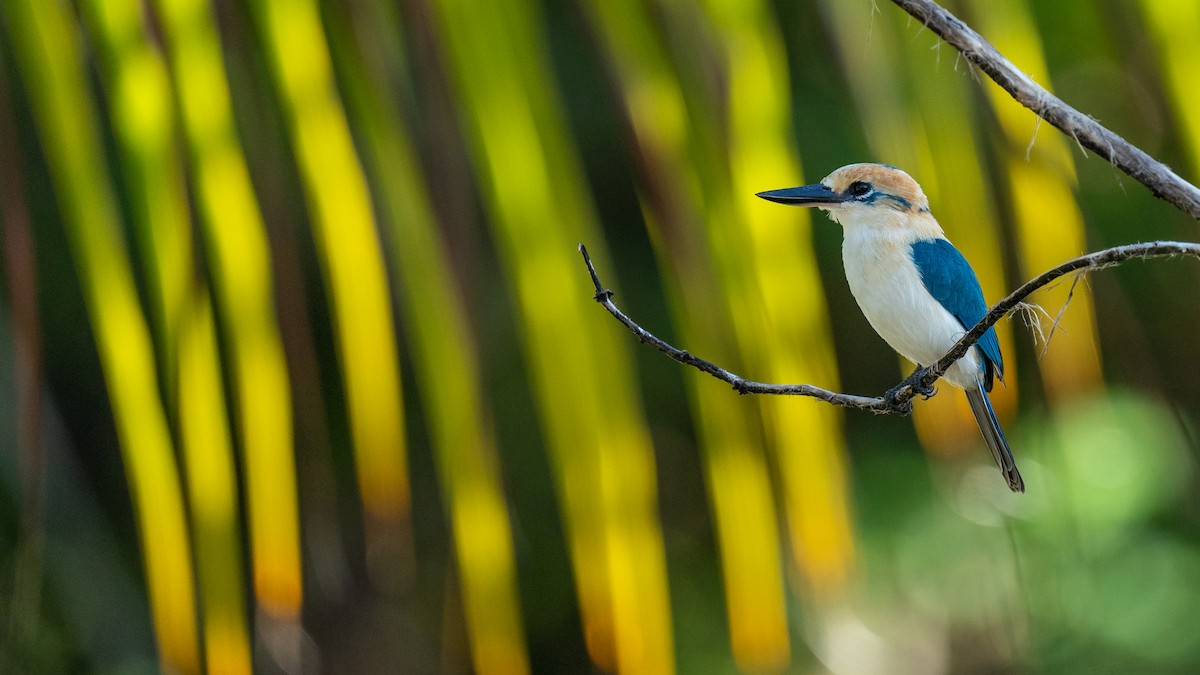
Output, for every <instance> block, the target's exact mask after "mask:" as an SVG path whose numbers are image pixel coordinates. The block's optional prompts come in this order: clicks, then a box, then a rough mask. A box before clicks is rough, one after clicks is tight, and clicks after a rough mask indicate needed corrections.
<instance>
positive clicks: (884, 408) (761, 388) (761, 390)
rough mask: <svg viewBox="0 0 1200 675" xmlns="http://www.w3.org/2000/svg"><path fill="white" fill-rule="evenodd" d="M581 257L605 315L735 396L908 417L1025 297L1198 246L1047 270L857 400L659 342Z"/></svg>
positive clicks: (1140, 248) (1168, 246)
mask: <svg viewBox="0 0 1200 675" xmlns="http://www.w3.org/2000/svg"><path fill="white" fill-rule="evenodd" d="M579 252H580V253H582V254H583V261H584V263H585V264H586V265H587V269H588V273H589V274H590V275H591V278H592V284H593V285H594V286H595V288H596V292H595V294H594V295H593V296H592V297H593V298H594V299H595V300H596V302H598V303H600V304H601V305H603V306H604V308H605V309H606V310H608V313H609V314H612V315H613V316H614V317H616V319H617V320H618V321H620V322H621V323H622V324H623V325H624V326H625V327H626V328H628V329H629V331H630V332H632V333H633V334H634V335H636V336H637V338H638V340H640V341H642V342H645V343H646V344H649V345H650V346H652V347H654V348H655V349H657V350H659V351H660V352H662V353H664V354H666V355H667V356H670V357H671V358H673V359H675V360H676V361H678V362H680V363H683V364H686V365H689V366H692V367H693V368H696V369H698V370H701V371H704V372H706V373H708V374H709V375H712V376H713V377H715V378H717V379H718V380H721V381H722V382H726V383H728V384H730V385H731V386H732V387H733V389H734V390H735V391H737V392H738V393H739V394H775V395H786V396H809V397H812V398H816V399H820V400H822V401H825V402H827V403H832V404H834V405H838V406H843V407H846V408H857V409H859V410H870V411H872V412H876V413H901V414H906V413H908V412H909V411H910V410H911V409H912V404H911V401H912V399H913V397H914V396H917V395H918V394H921V393H922V391H923V390H928V388H929V387H931V386H932V385H933V383H934V382H936V381H937V380H938V378H940V377H941V376H942V375H943V374H945V372H946V371H947V370H948V369H949V368H950V366H952V365H954V362H955V361H957V360H959V359H960V358H962V357H963V355H965V354H966V353H967V351H968V350H969V349H970V348H971V347H972V346H973V345H974V344H975V343H976V342H977V341H978V340H979V339H980V338H981V337H983V334H984V333H986V332H987V331H988V329H989V328H991V327H992V326H994V325H995V324H996V322H998V321H999V320H1000V319H1001V318H1003V317H1004V316H1006V315H1008V314H1009V313H1010V312H1012V311H1014V310H1016V309H1017V308H1018V307H1020V306H1021V305H1022V304H1023V301H1024V300H1025V298H1027V297H1029V296H1030V295H1031V294H1033V293H1034V291H1037V290H1038V289H1040V288H1042V287H1044V286H1046V285H1048V284H1050V283H1052V282H1053V281H1054V280H1056V279H1058V278H1060V277H1062V276H1064V275H1067V274H1071V273H1073V272H1076V273H1084V272H1092V271H1096V270H1099V269H1103V268H1106V267H1111V266H1115V265H1118V264H1120V263H1122V262H1125V261H1126V260H1131V259H1134V258H1141V259H1148V258H1162V257H1170V256H1190V257H1193V258H1197V259H1200V244H1193V243H1188V242H1179V241H1154V242H1148V243H1143V244H1128V245H1125V246H1116V247H1113V248H1107V249H1104V250H1102V251H1096V252H1095V253H1089V254H1087V255H1084V256H1080V257H1078V258H1073V259H1071V260H1068V261H1066V262H1064V263H1062V264H1061V265H1058V266H1057V267H1054V268H1053V269H1049V270H1047V271H1045V272H1043V273H1041V274H1039V275H1038V276H1036V277H1034V278H1033V279H1030V280H1029V281H1027V282H1025V283H1024V284H1023V285H1021V287H1020V288H1018V289H1017V290H1015V291H1013V292H1012V293H1010V294H1009V295H1008V296H1007V297H1005V298H1004V299H1003V300H1001V301H1000V302H997V303H996V304H995V305H993V306H992V307H991V309H989V310H988V312H987V314H985V315H984V317H983V318H982V319H981V320H980V321H979V323H977V324H975V326H974V327H972V328H971V330H969V331H967V332H966V333H965V334H964V335H963V336H962V338H960V339H959V341H958V342H957V343H955V345H954V347H953V348H951V349H950V351H948V352H946V355H945V356H943V357H942V358H940V359H938V361H937V362H936V363H934V364H932V365H930V366H928V367H925V368H918V369H917V370H916V372H914V373H913V374H912V375H910V376H909V377H907V378H905V380H904V381H902V382H901V383H900V384H899V385H897V386H896V387H895V388H893V389H892V390H891V391H890V393H891V395H890V396H887V397H882V396H858V395H855V394H842V393H838V392H835V391H830V390H828V389H822V388H821V387H817V386H814V385H811V384H768V383H764V382H755V381H753V380H748V379H746V378H744V377H742V376H740V375H736V374H734V373H731V372H729V371H728V370H725V369H724V368H722V367H720V366H718V365H716V364H715V363H712V362H710V361H706V360H704V359H702V358H700V357H698V356H695V355H694V354H692V353H690V352H688V351H686V350H683V349H679V348H677V347H674V346H672V345H670V344H668V343H667V342H665V341H663V340H661V339H659V338H658V337H656V336H655V335H654V334H652V333H651V332H650V331H648V330H646V329H645V328H642V327H641V326H640V325H638V324H637V322H635V321H634V320H633V319H631V318H629V317H628V316H626V314H625V313H624V312H622V311H621V310H620V309H618V308H617V306H616V304H615V303H613V301H612V298H613V292H612V291H610V290H608V289H607V288H605V287H604V285H603V284H602V283H601V282H600V277H599V275H597V274H596V268H595V266H594V265H593V264H592V259H591V257H590V256H588V252H587V248H586V247H585V246H584V245H583V244H580V245H579Z"/></svg>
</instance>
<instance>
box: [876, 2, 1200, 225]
mask: <svg viewBox="0 0 1200 675" xmlns="http://www.w3.org/2000/svg"><path fill="white" fill-rule="evenodd" d="M892 2H894V3H895V4H896V5H898V6H899V7H900V8H901V9H903V10H904V11H906V12H908V13H909V14H911V15H912V16H913V17H915V18H916V19H917V20H918V21H920V22H921V23H923V24H925V26H926V27H928V28H929V29H930V30H932V31H933V32H934V33H936V34H937V35H938V36H939V37H940V38H942V39H943V40H945V41H946V42H948V43H949V44H950V45H951V46H952V47H954V48H955V49H957V50H958V51H959V52H961V53H962V55H963V56H965V57H966V58H967V60H968V61H970V62H971V63H973V64H975V65H976V66H978V67H979V69H980V70H982V71H983V72H985V73H987V74H988V76H989V77H991V78H992V79H993V80H995V81H996V84H998V85H1000V86H1001V87H1003V88H1004V90H1005V91H1007V92H1008V93H1009V94H1010V95H1012V97H1013V98H1014V99H1016V101H1017V102H1018V103H1020V104H1021V105H1023V106H1025V107H1026V108H1029V109H1030V110H1032V111H1033V112H1034V113H1035V114H1037V115H1038V116H1039V117H1041V118H1042V119H1044V120H1046V121H1047V122H1049V123H1050V124H1053V125H1054V126H1055V127H1057V128H1058V129H1059V130H1061V131H1062V132H1063V133H1065V134H1066V135H1068V136H1070V137H1071V138H1074V139H1075V141H1076V142H1077V143H1079V144H1080V146H1082V147H1086V148H1088V149H1090V150H1091V151H1092V152H1095V153H1096V154H1097V155H1100V156H1101V157H1103V158H1104V159H1106V160H1108V161H1109V162H1110V163H1112V165H1113V166H1115V167H1117V168H1118V169H1120V170H1122V171H1124V172H1125V173H1127V174H1129V176H1130V177H1132V178H1133V179H1134V180H1136V181H1138V182H1139V183H1141V184H1142V185H1145V186H1146V187H1148V188H1150V191H1151V192H1152V193H1154V196H1156V197H1158V198H1160V199H1163V200H1164V201H1167V202H1168V203H1170V204H1172V205H1174V206H1176V207H1177V208H1179V209H1181V210H1182V211H1184V212H1185V213H1187V214H1188V215H1190V216H1191V217H1193V218H1200V188H1197V187H1196V186H1195V185H1192V184H1191V183H1189V182H1187V181H1185V180H1183V179H1182V178H1180V177H1179V176H1178V175H1176V174H1175V172H1174V171H1172V170H1171V169H1170V167H1168V166H1167V165H1165V164H1163V163H1162V162H1159V161H1158V160H1156V159H1154V158H1153V157H1151V156H1150V155H1148V154H1146V153H1145V152H1143V151H1142V150H1141V149H1139V148H1137V147H1136V146H1134V145H1132V144H1131V143H1129V142H1128V141H1126V140H1125V139H1123V138H1121V137H1120V136H1118V135H1116V134H1115V133H1113V132H1111V131H1109V130H1108V129H1106V128H1105V127H1104V126H1102V125H1101V124H1100V123H1098V122H1096V120H1094V119H1092V118H1091V117H1088V116H1087V115H1084V114H1083V113H1081V112H1079V111H1078V110H1076V109H1074V108H1072V107H1071V106H1069V105H1067V104H1066V103H1064V102H1063V101H1062V99H1060V98H1058V97H1057V96H1055V95H1054V94H1051V93H1050V92H1049V91H1046V89H1044V88H1043V87H1042V86H1041V85H1039V84H1038V83H1036V82H1034V81H1033V79H1032V78H1031V77H1029V75H1027V74H1025V73H1024V72H1022V71H1021V70H1019V69H1018V68H1017V67H1016V66H1014V65H1013V63H1012V62H1011V61H1009V60H1008V59H1006V58H1005V57H1004V55H1003V54H1001V53H1000V52H999V51H997V50H996V48H995V47H993V46H992V45H991V43H989V42H988V41H987V40H985V39H983V37H982V36H980V35H979V33H976V32H975V31H974V30H973V29H972V28H971V27H970V26H968V25H967V24H965V23H963V22H962V21H961V20H959V19H958V18H957V17H955V16H954V15H953V14H951V13H950V12H948V11H947V10H946V9H945V8H943V7H941V6H940V5H938V4H937V3H934V2H932V0H892Z"/></svg>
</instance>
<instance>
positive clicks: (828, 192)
mask: <svg viewBox="0 0 1200 675" xmlns="http://www.w3.org/2000/svg"><path fill="white" fill-rule="evenodd" d="M758 196H759V197H762V198H763V199H767V200H770V201H773V202H779V203H780V204H789V205H791V206H815V207H817V208H819V209H821V210H823V211H826V212H827V213H828V214H829V217H830V218H832V219H833V220H834V221H836V222H838V223H841V225H842V227H844V228H851V227H858V226H867V227H872V228H874V227H906V226H907V224H908V223H910V222H911V223H918V222H922V221H926V220H928V221H933V219H932V218H927V217H925V216H928V214H929V200H928V199H926V198H925V193H924V192H923V191H922V190H921V186H920V185H917V181H915V180H913V179H912V176H909V175H908V174H907V173H905V172H903V171H901V170H900V169H897V168H896V167H894V166H889V165H887V164H849V165H847V166H843V167H842V168H840V169H838V170H837V171H834V172H833V173H831V174H829V175H828V176H826V177H825V178H824V179H823V180H822V181H821V182H820V183H817V184H815V185H804V186H801V187H794V188H784V189H782V190H768V191H767V192H760V193H758ZM904 216H909V217H907V218H906V217H904Z"/></svg>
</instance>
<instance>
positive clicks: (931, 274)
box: [912, 239, 1004, 391]
mask: <svg viewBox="0 0 1200 675" xmlns="http://www.w3.org/2000/svg"><path fill="white" fill-rule="evenodd" d="M912 257H913V262H914V263H916V265H917V271H918V272H920V273H921V281H923V282H925V289H926V290H928V291H929V294H930V295H932V296H933V298H934V299H935V300H937V301H938V302H939V303H941V305H942V307H945V308H946V311H947V312H950V313H951V314H952V315H954V318H956V319H958V322H959V323H960V324H962V326H963V329H964V330H970V329H971V327H972V326H974V325H975V324H977V323H979V320H980V319H982V318H983V316H984V315H985V314H987V310H988V306H987V303H985V302H984V301H983V291H982V290H981V289H980V288H979V279H978V278H977V277H976V276H975V271H974V270H972V269H971V265H970V264H968V263H967V259H966V258H964V257H963V254H961V253H959V252H958V249H956V248H954V245H953V244H951V243H950V242H949V241H946V240H945V239H926V240H923V241H918V242H914V243H913V245H912ZM977 346H978V347H979V350H980V351H981V352H983V356H984V367H985V372H984V378H983V384H984V388H985V389H987V390H988V391H991V389H992V375H993V374H995V375H996V376H998V377H999V378H1000V380H1001V381H1003V380H1004V357H1003V356H1001V355H1000V342H999V341H998V340H997V339H996V331H995V329H992V328H989V329H988V331H987V332H986V333H984V334H983V337H982V338H980V339H979V342H978V343H977Z"/></svg>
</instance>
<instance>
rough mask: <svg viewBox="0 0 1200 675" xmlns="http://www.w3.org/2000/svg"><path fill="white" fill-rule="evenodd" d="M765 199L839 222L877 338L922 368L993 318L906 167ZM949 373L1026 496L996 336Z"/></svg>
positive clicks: (872, 169)
mask: <svg viewBox="0 0 1200 675" xmlns="http://www.w3.org/2000/svg"><path fill="white" fill-rule="evenodd" d="M758 196H759V197H762V198H763V199H767V200H770V201H773V202H779V203H780V204H790V205H793V206H815V207H817V208H819V209H821V210H823V211H825V212H826V213H827V214H828V215H829V217H830V218H832V219H833V220H834V222H837V223H839V224H841V226H842V230H843V239H842V263H843V264H844V265H845V268H846V280H847V281H848V282H849V283H850V291H851V292H852V293H853V294H854V299H855V300H857V301H858V306H859V307H861V308H862V312H863V314H864V315H866V317H867V321H869V322H870V324H871V327H872V328H874V329H875V332H877V333H879V335H880V337H882V338H883V339H884V340H885V341H886V342H887V343H888V344H889V345H891V347H892V349H895V350H896V351H897V352H899V353H900V354H901V355H902V356H904V357H905V358H907V359H908V360H910V361H912V362H914V363H916V364H917V365H918V366H928V365H930V364H932V363H934V362H936V361H937V360H938V359H939V358H941V357H942V356H943V355H944V354H945V353H946V352H948V351H950V348H951V347H953V346H954V343H955V342H957V341H958V339H959V338H961V337H962V336H963V335H964V334H965V333H966V331H967V330H969V329H970V328H971V327H973V326H974V325H975V324H976V323H978V322H979V320H980V319H982V318H983V316H984V314H986V313H987V305H986V304H985V303H984V301H983V291H982V290H981V289H980V287H979V280H978V279H977V278H976V276H975V272H974V270H972V269H971V266H970V265H969V264H968V263H967V260H966V258H964V257H963V255H962V254H961V253H959V252H958V249H956V248H954V245H953V244H951V243H950V242H949V241H948V240H947V239H946V235H945V234H944V233H943V232H942V228H941V226H940V225H938V222H937V220H936V219H934V217H933V214H932V213H930V212H929V200H928V199H926V197H925V193H924V192H922V190H921V186H920V185H917V182H916V181H915V180H913V179H912V177H911V176H909V175H908V174H907V173H905V172H903V171H901V170H900V169H897V168H896V167H893V166H889V165H886V164H850V165H848V166H843V167H842V168H840V169H838V170H837V171H834V172H833V173H831V174H829V175H828V176H826V177H825V179H824V180H822V181H821V182H820V183H817V184H816V185H805V186H803V187H794V188H786V189H783V190H770V191H767V192H760V193H758ZM944 377H945V379H946V380H948V381H949V382H950V383H951V384H953V385H954V386H956V387H959V388H961V389H962V390H964V391H965V392H966V394H967V401H969V402H970V404H971V412H972V413H974V415H975V421H976V422H978V423H979V430H980V431H981V432H982V433H983V438H984V440H985V441H986V442H987V445H988V447H989V448H990V449H991V451H992V456H993V457H994V458H995V459H996V465H997V466H999V467H1000V472H1001V473H1003V474H1004V478H1005V479H1006V480H1007V481H1008V487H1009V488H1011V489H1012V490H1013V491H1014V492H1024V491H1025V482H1024V481H1023V480H1022V479H1021V474H1020V472H1018V471H1017V465H1016V463H1015V462H1014V461H1013V456H1012V452H1011V451H1010V450H1009V448H1008V442H1007V441H1006V440H1005V439H1004V433H1003V432H1002V431H1001V430H1000V424H999V422H997V420H996V412H995V411H994V410H993V409H992V403H991V401H990V400H988V394H987V393H988V392H989V391H991V390H992V379H993V377H995V378H998V379H1000V380H1001V381H1003V380H1004V358H1003V357H1002V356H1001V355H1000V343H999V342H998V341H997V340H996V332H995V331H994V330H992V329H990V328H989V329H988V332H987V333H984V335H983V337H982V338H981V339H980V340H979V341H978V342H977V343H976V344H975V345H974V346H973V347H971V349H970V350H969V351H968V352H967V353H966V355H964V356H963V357H962V358H961V359H959V360H958V361H957V362H955V364H954V365H953V366H951V367H950V369H949V370H947V371H946V374H945V376H944ZM929 393H932V391H930V392H929Z"/></svg>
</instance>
